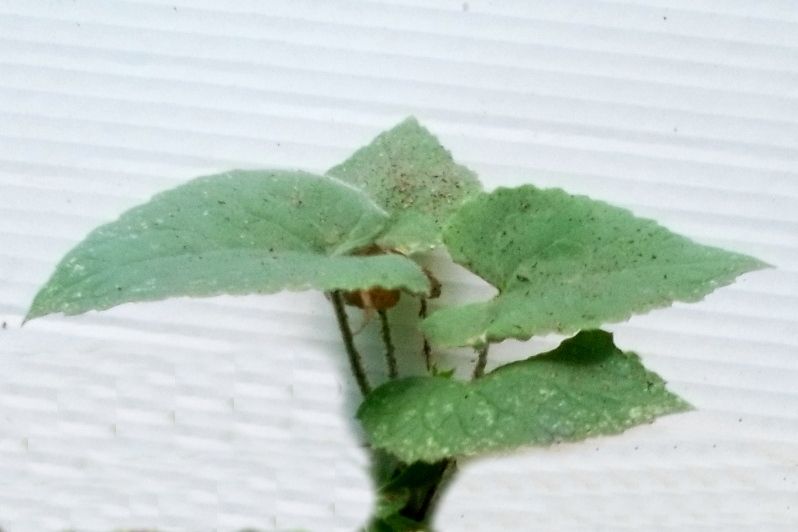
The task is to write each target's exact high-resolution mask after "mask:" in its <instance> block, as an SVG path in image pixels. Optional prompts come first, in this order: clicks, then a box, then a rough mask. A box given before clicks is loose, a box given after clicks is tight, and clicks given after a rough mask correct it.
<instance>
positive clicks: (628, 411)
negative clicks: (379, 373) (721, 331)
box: [358, 330, 691, 462]
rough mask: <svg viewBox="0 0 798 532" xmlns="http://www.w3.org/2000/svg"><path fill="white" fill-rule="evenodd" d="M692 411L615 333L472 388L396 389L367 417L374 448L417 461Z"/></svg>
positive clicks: (385, 392)
mask: <svg viewBox="0 0 798 532" xmlns="http://www.w3.org/2000/svg"><path fill="white" fill-rule="evenodd" d="M690 408H691V407H690V405H688V404H687V403H686V402H684V401H683V400H681V399H680V398H678V397H677V396H675V395H673V394H672V393H670V392H669V391H668V390H667V389H666V388H665V383H664V382H663V380H662V379H661V378H660V377H659V376H657V375H656V374H654V373H652V372H650V371H647V370H646V369H645V368H644V367H643V365H642V364H641V363H640V360H639V358H638V357H637V355H635V354H634V353H624V352H622V351H620V350H619V349H618V348H617V347H615V345H614V344H613V341H612V335H611V334H610V333H607V332H604V331H598V330H593V331H584V332H580V333H579V334H578V335H576V336H575V337H573V338H571V339H568V340H566V341H564V342H563V343H562V344H561V345H560V346H559V347H558V348H557V349H555V350H554V351H551V352H549V353H546V354H544V355H538V356H533V357H531V358H528V359H527V360H523V361H520V362H515V363H513V364H508V365H506V366H503V367H501V368H499V369H497V370H495V371H493V372H492V373H490V374H488V375H487V376H485V377H483V378H481V379H478V380H475V381H472V382H470V383H466V382H462V381H456V380H451V379H444V378H440V377H410V378H405V379H401V380H396V381H391V382H389V383H387V384H385V385H383V386H380V387H379V388H377V389H376V390H374V392H372V393H371V394H370V395H369V396H368V397H367V398H366V400H365V401H364V403H363V404H362V405H361V407H360V410H359V412H358V417H359V418H360V420H361V422H362V423H363V426H364V428H365V430H366V433H367V435H368V437H369V440H370V441H371V444H372V445H373V446H374V447H376V448H378V449H383V450H385V451H387V452H390V453H393V454H394V455H396V456H397V457H398V458H399V459H400V460H404V461H407V462H412V461H417V460H423V461H426V462H434V461H437V460H441V459H443V458H446V457H450V456H462V455H473V454H477V453H484V452H488V451H498V450H507V449H512V448H515V447H518V446H522V445H548V444H552V443H557V442H563V441H577V440H582V439H585V438H588V437H592V436H598V435H604V434H616V433H619V432H622V431H624V430H626V429H627V428H629V427H632V426H634V425H639V424H641V423H647V422H650V421H652V420H653V419H654V418H656V417H658V416H662V415H665V414H671V413H675V412H682V411H685V410H689V409H690Z"/></svg>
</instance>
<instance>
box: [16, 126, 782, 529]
mask: <svg viewBox="0 0 798 532" xmlns="http://www.w3.org/2000/svg"><path fill="white" fill-rule="evenodd" d="M435 248H444V249H445V251H447V252H448V255H449V256H450V257H451V260H453V261H454V262H455V263H457V264H459V265H461V266H463V267H465V268H466V269H468V270H470V271H471V272H473V273H475V274H476V275H478V276H479V277H481V278H482V279H484V280H485V281H487V282H488V283H490V284H491V285H492V286H494V287H495V288H496V292H497V293H496V295H495V297H493V298H491V299H489V300H487V301H478V302H474V303H469V304H464V305H454V306H443V305H440V304H439V303H438V301H437V296H438V295H440V293H441V291H444V292H445V291H446V290H448V289H449V287H447V286H445V285H444V286H441V284H440V281H439V280H438V278H437V276H436V272H434V271H430V270H429V269H427V268H425V267H423V266H422V265H421V262H420V259H423V258H424V257H425V256H426V255H427V254H428V253H429V252H430V251H432V250H433V249H435ZM764 266H766V265H765V264H764V263H763V262H761V261H759V260H757V259H755V258H752V257H749V256H746V255H742V254H739V253H733V252H729V251H725V250H722V249H718V248H716V247H710V246H706V245H701V244H698V243H696V242H693V241H691V240H689V239H687V238H685V237H683V236H680V235H677V234H674V233H672V232H670V231H669V230H667V229H665V228H664V227H662V226H661V225H659V224H657V223H656V222H654V221H652V220H648V219H643V218H639V217H636V216H634V215H633V214H632V213H631V212H629V211H627V210H624V209H621V208H618V207H614V206H611V205H608V204H606V203H604V202H601V201H595V200H592V199H589V198H587V197H584V196H575V195H571V194H568V193H566V192H564V191H562V190H560V189H541V188H537V187H535V186H532V185H523V186H520V187H516V188H498V189H496V190H493V191H490V192H487V191H484V190H483V188H482V185H481V184H480V182H479V180H478V179H477V176H476V175H475V174H474V173H473V172H472V171H470V170H469V169H467V168H465V167H464V166H461V165H459V164H457V163H456V162H455V161H454V160H453V159H452V157H451V155H450V153H449V152H448V151H447V150H446V149H444V148H443V147H442V146H441V145H440V143H439V142H438V141H437V139H436V138H435V137H434V136H432V135H431V134H430V133H429V132H428V131H427V130H426V129H425V128H424V127H422V126H421V125H420V124H419V123H418V122H417V121H416V120H415V119H412V118H410V119H407V120H405V121H404V122H402V123H400V124H399V125H397V126H396V127H394V128H393V129H390V130H388V131H386V132H384V133H382V134H381V135H379V136H378V137H377V138H376V139H374V141H373V142H371V143H370V144H369V145H367V146H365V147H363V148H361V149H360V150H358V151H356V152H355V153H354V154H353V155H352V156H351V157H350V158H349V159H347V160H346V161H344V162H343V163H341V164H339V165H337V166H335V167H333V168H331V169H330V170H329V171H328V172H326V174H324V175H315V174H311V173H307V172H303V171H293V170H290V171H289V170H231V171H229V172H225V173H222V174H217V175H211V176H207V177H200V178H197V179H194V180H192V181H189V182H188V183H186V184H184V185H182V186H179V187H177V188H175V189H172V190H169V191H166V192H163V193H160V194H158V195H157V196H155V197H154V198H152V199H151V200H150V201H149V202H147V203H144V204H143V205H140V206H138V207H135V208H133V209H131V210H129V211H127V212H125V213H124V214H122V215H121V216H120V217H119V219H117V220H116V221H114V222H111V223H108V224H106V225H103V226H101V227H98V228H97V229H95V230H94V231H93V232H91V233H90V234H89V235H88V236H87V237H86V238H85V240H83V241H82V242H81V243H79V244H78V245H77V246H76V247H75V248H74V249H73V250H72V251H70V252H69V253H68V254H67V255H66V256H65V257H64V258H63V260H62V261H61V262H60V263H59V264H58V266H57V268H56V271H55V273H54V274H53V275H52V277H51V278H50V280H49V281H48V282H47V283H46V284H45V286H44V287H43V288H42V289H41V290H40V291H39V293H38V294H37V296H36V297H35V299H34V301H33V304H32V306H31V308H30V311H29V313H28V315H27V317H26V320H30V319H33V318H38V317H41V316H44V315H47V314H51V313H57V312H61V313H64V314H67V315H72V314H80V313H83V312H87V311H90V310H103V309H107V308H110V307H113V306H115V305H119V304H122V303H128V302H136V301H153V300H160V299H164V298H168V297H174V296H194V297H208V296H215V295H220V294H271V293H275V292H278V291H282V290H291V291H298V290H319V291H322V292H324V293H325V294H326V296H327V298H328V299H329V301H330V304H331V307H332V311H333V315H334V316H335V319H336V320H337V323H338V326H339V328H340V331H341V337H342V340H343V346H344V352H345V353H346V356H347V358H348V361H349V365H350V367H351V370H352V375H353V378H354V382H355V383H356V385H357V387H358V388H359V391H360V392H361V393H362V396H363V400H362V403H361V404H360V406H359V408H358V409H357V413H356V417H357V419H358V420H359V422H360V423H361V425H362V429H363V434H365V437H366V440H367V441H366V444H367V448H368V450H369V452H370V453H371V457H372V462H373V467H372V474H373V479H374V486H375V490H376V504H375V507H374V509H373V512H372V515H371V517H370V519H369V521H368V522H367V523H366V524H364V529H365V530H368V531H373V532H376V531H385V532H400V531H405V532H406V531H415V530H429V529H430V526H431V522H432V516H433V515H434V510H435V508H436V503H437V502H438V501H439V500H440V494H441V492H442V489H443V488H444V486H445V485H446V484H447V482H449V481H450V480H451V478H452V476H453V474H454V473H455V471H456V469H457V461H458V460H459V459H462V458H464V457H470V456H478V455H480V454H484V453H490V452H496V451H507V450H511V449H515V448H518V447H521V446H548V445H552V444H555V443H559V442H567V441H578V440H583V439H585V438H590V437H593V436H599V435H609V434H617V433H620V432H622V431H624V430H626V429H628V428H629V427H632V426H635V425H639V424H643V423H649V422H652V421H653V420H654V419H655V418H656V417H658V416H662V415H666V414H672V413H676V412H683V411H686V410H688V409H690V408H691V407H690V405H689V404H688V403H687V402H685V401H684V400H683V399H681V398H679V397H677V396H676V395H674V394H673V393H671V392H670V391H668V389H667V388H666V386H665V383H664V381H663V380H662V379H661V378H660V377H659V376H658V375H656V374H654V373H652V372H651V371H648V370H646V368H645V367H644V366H643V364H642V363H641V361H640V359H639V358H638V356H637V355H635V354H634V353H632V352H628V351H623V350H622V349H621V348H619V347H618V346H616V345H615V343H614V341H613V336H612V334H610V333H609V332H606V331H604V330H602V329H600V327H602V326H603V325H604V324H606V323H612V322H620V321H624V320H626V319H628V318H629V317H631V316H632V315H633V314H638V313H643V312H647V311H650V310H652V309H655V308H659V307H665V306H668V305H670V304H671V303H673V302H674V301H684V302H692V301H698V300H700V299H701V298H703V297H704V296H705V295H706V294H708V293H710V292H711V291H713V290H714V289H716V288H718V287H720V286H723V285H726V284H729V283H731V282H732V281H733V280H734V279H735V278H736V277H737V276H739V275H741V274H743V273H745V272H749V271H752V270H757V269H760V268H762V267H764ZM400 298H405V299H412V300H414V301H415V305H416V306H417V308H418V312H417V315H418V317H417V320H418V327H417V330H418V332H419V334H420V341H419V346H418V349H416V350H415V352H416V354H415V355H414V356H417V357H419V360H420V361H421V363H420V364H419V367H422V368H424V371H423V372H420V373H419V372H417V373H416V374H412V375H401V374H400V369H401V368H402V367H406V366H408V365H407V364H401V363H400V360H399V359H398V357H399V353H404V354H405V356H406V353H408V352H413V351H414V350H412V349H410V350H409V349H401V350H399V349H396V346H395V345H394V336H395V335H393V334H392V330H391V317H392V316H391V314H392V312H395V309H396V304H397V302H398V301H399V299H400ZM358 308H359V309H362V311H359V310H357V309H358ZM358 314H361V315H362V316H361V317H360V319H361V320H365V321H366V322H368V321H373V322H374V323H377V324H378V325H379V330H380V333H381V337H382V341H383V343H384V347H383V348H382V352H381V353H379V356H383V355H384V357H385V363H386V364H385V365H386V370H385V374H384V375H375V373H374V372H371V373H369V372H367V370H366V368H365V367H364V362H363V354H362V353H361V348H360V347H359V346H358V338H357V334H356V333H357V332H358V331H357V330H353V326H352V323H353V322H354V320H353V318H354V317H355V316H357V315H358ZM550 333H557V334H560V335H563V336H566V337H567V339H565V340H564V341H562V343H561V344H560V345H559V347H557V348H555V349H554V350H552V351H549V352H548V353H543V354H535V355H533V356H531V357H529V358H527V359H525V360H519V361H516V362H513V363H510V364H507V365H504V366H501V367H498V368H496V369H494V370H493V371H490V372H486V367H487V363H488V356H489V346H490V345H491V344H494V343H497V342H501V341H503V340H506V339H516V340H528V339H529V338H531V337H532V336H534V335H544V334H550ZM462 347H466V348H470V349H473V350H474V353H475V355H476V357H475V360H476V362H475V364H474V367H473V370H472V371H471V378H470V379H460V378H456V377H455V376H454V374H453V372H452V371H445V368H444V369H442V368H439V367H438V365H437V364H436V354H437V353H439V352H441V350H444V349H451V348H462ZM380 377H381V378H380ZM532 481H534V479H533V480H532Z"/></svg>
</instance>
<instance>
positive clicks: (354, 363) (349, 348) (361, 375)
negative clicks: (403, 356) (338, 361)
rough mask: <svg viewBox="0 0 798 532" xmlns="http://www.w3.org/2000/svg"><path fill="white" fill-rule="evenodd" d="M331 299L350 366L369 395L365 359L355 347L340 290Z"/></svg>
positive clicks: (358, 382) (359, 385)
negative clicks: (364, 366)
mask: <svg viewBox="0 0 798 532" xmlns="http://www.w3.org/2000/svg"><path fill="white" fill-rule="evenodd" d="M330 299H331V300H332V304H333V308H334V309H335V318H336V319H337V320H338V328H339V329H340V330H341V338H343V340H344V348H345V349H346V354H347V355H348V357H349V366H350V367H351V368H352V374H353V375H354V376H355V380H356V381H357V385H358V387H359V388H360V391H361V392H362V393H363V395H368V394H369V392H371V385H370V384H369V381H368V378H367V377H366V370H365V369H364V368H363V359H362V358H361V357H360V353H359V352H358V350H357V348H356V347H355V340H354V338H353V336H352V329H351V328H350V327H349V318H348V317H347V316H346V309H345V308H344V298H343V296H342V295H341V292H340V291H339V290H335V291H334V292H330Z"/></svg>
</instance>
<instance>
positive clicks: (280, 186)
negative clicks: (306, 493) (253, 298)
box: [26, 170, 429, 319]
mask: <svg viewBox="0 0 798 532" xmlns="http://www.w3.org/2000/svg"><path fill="white" fill-rule="evenodd" d="M386 222H387V214H386V213H385V212H384V211H383V210H382V209H380V208H379V207H378V206H377V205H375V204H374V203H373V202H372V201H371V200H370V199H369V198H367V197H366V196H365V195H364V194H363V193H362V192H361V191H359V190H356V189H355V188H354V187H351V186H350V185H347V184H345V183H342V182H340V181H337V180H335V179H333V178H329V177H322V176H316V175H312V174H308V173H304V172H289V171H244V170H235V171H231V172H227V173H224V174H220V175H214V176H208V177H202V178H198V179H195V180H193V181H191V182H189V183H187V184H185V185H182V186H180V187H177V188H175V189H173V190H170V191H167V192H163V193H161V194H159V195H157V196H155V197H154V198H153V199H152V200H150V201H149V202H148V203H145V204H143V205H141V206H139V207H135V208H133V209H131V210H130V211H128V212H126V213H124V214H123V215H122V216H121V217H120V218H119V219H118V220H117V221H115V222H112V223H109V224H107V225H103V226H101V227H99V228H98V229H96V230H95V231H93V232H92V233H91V234H89V236H88V237H87V238H86V239H85V240H84V241H83V242H81V243H80V244H78V245H77V246H76V247H75V248H74V249H73V250H72V251H70V252H69V253H68V254H67V256H66V257H65V258H64V259H63V260H62V261H61V263H60V264H59V265H58V267H57V268H56V271H55V273H54V274H53V276H52V277H51V278H50V280H49V281H48V282H47V284H46V285H45V286H44V288H42V290H41V291H40V292H39V293H38V295H37V296H36V298H35V300H34V302H33V305H32V307H31V309H30V312H29V313H28V316H27V318H26V319H32V318H35V317H38V316H43V315H45V314H49V313H53V312H63V313H64V314H79V313H81V312H86V311H88V310H100V309H106V308H109V307H112V306H114V305H118V304H120V303H126V302H130V301H148V300H156V299H163V298H166V297H170V296H212V295H218V294H250V293H260V294H267V293H273V292H276V291H279V290H285V289H287V290H305V289H318V290H338V289H341V290H359V289H368V288H371V287H375V286H380V287H384V288H401V289H404V290H408V291H411V292H414V293H424V292H427V291H428V290H429V282H428V281H427V278H426V275H425V274H424V272H423V271H422V270H421V268H420V267H419V266H417V265H416V264H415V263H414V262H413V261H411V260H409V259H407V258H405V257H402V256H399V255H380V256H349V255H347V254H348V253H351V252H353V251H355V250H357V249H359V248H362V247H364V246H367V245H370V244H371V243H373V241H374V240H375V239H376V238H377V236H378V235H379V234H380V232H381V230H382V229H383V227H384V226H385V224H386Z"/></svg>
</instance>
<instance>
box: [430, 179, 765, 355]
mask: <svg viewBox="0 0 798 532" xmlns="http://www.w3.org/2000/svg"><path fill="white" fill-rule="evenodd" d="M444 242H445V244H446V246H447V247H448V249H449V252H450V254H451V255H452V258H453V259H454V260H455V261H456V262H457V263H459V264H461V265H463V266H465V267H466V268H468V269H470V270H471V271H473V272H474V273H476V274H477V275H479V276H480V277H482V278H484V279H485V280H487V281H488V282H490V283H491V284H493V285H494V286H496V288H498V290H499V294H498V295H497V296H496V297H495V298H494V299H492V300H490V301H487V302H480V303H474V304H469V305H464V306H460V307H452V308H445V309H441V310H439V311H437V312H435V313H433V314H432V315H431V316H430V317H429V318H428V319H427V320H426V321H425V322H424V323H423V325H422V328H423V330H424V332H425V334H426V336H427V338H428V339H429V340H430V341H431V342H432V343H433V344H435V345H437V346H439V347H451V346H463V345H479V344H484V343H486V342H497V341H501V340H504V339H506V338H517V339H522V340H524V339H528V338H530V337H531V336H532V335H535V334H544V333H551V332H557V333H562V334H570V333H574V332H576V331H578V330H580V329H589V328H594V327H598V326H601V325H602V324H604V323H607V322H617V321H622V320H625V319H628V318H629V317H630V316H631V315H632V314H635V313H641V312H646V311H649V310H651V309H654V308H657V307H663V306H667V305H670V304H671V303H673V302H674V301H698V300H700V299H701V298H702V297H704V296H705V295H706V294H708V293H710V292H712V291H713V290H714V289H716V288H718V287H720V286H723V285H725V284H728V283H730V282H732V281H733V280H734V279H735V278H736V277H737V276H739V275H740V274H742V273H744V272H748V271H752V270H756V269H759V268H762V267H765V266H766V265H765V264H764V263H763V262H761V261H759V260H757V259H755V258H752V257H748V256H745V255H741V254H738V253H731V252H728V251H724V250H722V249H719V248H715V247H710V246H704V245H700V244H697V243H695V242H693V241H691V240H689V239H687V238H685V237H683V236H680V235H677V234H674V233H672V232H670V231H668V230H667V229H665V228H664V227H662V226H660V225H658V224H657V223H656V222H654V221H652V220H648V219H643V218H638V217H635V216H634V215H633V214H632V213H630V212H629V211H627V210H625V209H621V208H618V207H613V206H611V205H608V204H606V203H604V202H601V201H594V200H591V199H589V198H587V197H584V196H572V195H569V194H567V193H565V192H563V191H562V190H559V189H550V190H541V189H538V188H535V187H533V186H531V185H527V186H522V187H519V188H514V189H507V188H500V189H498V190H496V191H495V192H493V193H491V194H482V195H480V196H479V197H478V198H476V199H474V200H471V201H469V202H468V203H466V204H465V205H464V206H463V207H462V208H461V209H460V210H459V211H458V212H457V213H456V214H455V215H454V216H453V217H452V218H451V219H450V222H449V224H448V226H447V227H446V229H445V231H444Z"/></svg>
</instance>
